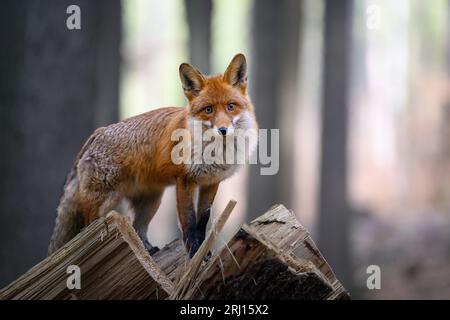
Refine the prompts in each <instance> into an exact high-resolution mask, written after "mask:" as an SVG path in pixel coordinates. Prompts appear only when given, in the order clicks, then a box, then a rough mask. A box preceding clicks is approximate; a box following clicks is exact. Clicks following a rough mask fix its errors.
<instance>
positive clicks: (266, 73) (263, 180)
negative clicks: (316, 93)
mask: <svg viewBox="0 0 450 320" xmlns="http://www.w3.org/2000/svg"><path fill="white" fill-rule="evenodd" d="M301 9H302V1H298V0H281V1H272V0H258V1H255V3H254V9H253V17H252V39H253V43H252V49H253V51H252V59H251V60H250V70H251V74H250V78H249V83H250V90H251V91H250V95H251V97H252V100H253V103H254V105H255V110H256V115H257V119H258V123H259V126H260V128H262V129H280V145H279V149H280V163H279V171H278V173H277V174H276V175H265V176H263V175H261V174H260V166H259V165H252V166H250V178H249V183H248V195H249V196H248V210H247V212H248V216H247V220H252V219H253V218H256V217H257V216H259V215H260V214H261V213H263V212H265V211H266V210H267V209H268V208H270V207H271V206H272V205H273V204H274V203H283V204H284V205H285V206H286V207H288V208H289V207H292V191H293V173H294V166H293V164H294V160H295V159H294V146H295V140H296V136H295V121H296V115H297V111H298V108H299V105H298V89H299V86H298V69H299V55H300V31H301V30H300V29H301V11H302V10H301ZM270 136H271V135H270V133H269V135H268V138H269V139H268V140H269V142H270ZM269 150H270V149H269Z"/></svg>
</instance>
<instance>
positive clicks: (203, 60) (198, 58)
mask: <svg viewBox="0 0 450 320" xmlns="http://www.w3.org/2000/svg"><path fill="white" fill-rule="evenodd" d="M185 6H186V14H187V21H188V25H189V59H190V63H191V64H192V65H193V66H195V67H196V68H197V69H199V70H200V71H201V72H202V73H205V74H209V73H210V72H211V19H212V18H211V15H212V0H185Z"/></svg>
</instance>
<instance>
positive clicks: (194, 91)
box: [180, 63, 205, 99]
mask: <svg viewBox="0 0 450 320" xmlns="http://www.w3.org/2000/svg"><path fill="white" fill-rule="evenodd" d="M180 79H181V84H182V85H183V90H184V94H185V95H186V97H187V98H188V99H191V98H192V97H195V96H197V95H198V93H199V92H200V90H202V89H203V85H204V83H205V78H204V77H203V75H202V74H201V72H200V71H198V70H197V69H195V68H194V67H193V66H191V65H190V64H188V63H182V64H181V65H180Z"/></svg>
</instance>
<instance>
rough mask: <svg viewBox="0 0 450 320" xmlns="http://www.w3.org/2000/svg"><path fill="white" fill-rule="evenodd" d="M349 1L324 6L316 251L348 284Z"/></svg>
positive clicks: (329, 2) (350, 19)
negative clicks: (317, 242)
mask: <svg viewBox="0 0 450 320" xmlns="http://www.w3.org/2000/svg"><path fill="white" fill-rule="evenodd" d="M351 31H352V0H343V1H339V2H337V1H331V0H327V1H326V2H325V49H324V50H325V54H324V70H323V98H322V137H321V163H320V189H319V197H320V200H319V224H318V225H319V228H318V229H319V246H320V247H321V248H322V250H323V252H324V254H325V255H326V256H327V259H328V261H329V262H330V264H331V265H333V266H334V268H335V271H336V274H337V275H338V276H339V278H341V279H342V281H343V283H344V284H345V285H347V286H348V285H349V284H350V243H349V232H350V229H349V223H350V208H349V205H348V199H347V197H348V194H347V188H348V183H347V180H348V178H347V140H348V139H347V131H348V104H349V74H350V71H349V70H350V65H349V61H350V60H349V57H350V50H351Z"/></svg>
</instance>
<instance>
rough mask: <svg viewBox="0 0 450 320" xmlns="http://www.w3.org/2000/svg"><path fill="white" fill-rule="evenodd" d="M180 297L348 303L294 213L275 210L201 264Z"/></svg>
mask: <svg viewBox="0 0 450 320" xmlns="http://www.w3.org/2000/svg"><path fill="white" fill-rule="evenodd" d="M182 298H183V299H236V300H239V299H300V300H304V299H307V300H317V299H347V298H349V295H348V293H347V292H346V291H345V289H344V287H343V286H342V284H341V283H340V282H339V280H337V279H336V277H335V275H334V273H333V272H332V270H331V268H330V266H329V265H328V264H327V262H326V261H325V259H324V258H323V256H322V255H321V253H320V251H319V250H318V248H317V247H316V245H315V244H314V242H313V241H312V239H311V237H310V235H309V233H308V231H307V230H306V229H305V228H304V227H303V226H301V225H300V224H299V223H298V222H297V220H296V218H295V215H294V214H293V213H292V212H291V211H289V210H287V209H286V208H285V207H284V206H282V205H277V206H274V207H273V208H272V209H271V210H269V211H268V212H267V213H266V214H264V215H263V216H261V217H259V218H257V219H255V220H254V221H252V222H251V223H250V224H249V225H244V226H243V227H242V228H241V229H240V230H239V231H238V233H237V234H236V235H235V236H234V238H233V239H232V240H231V241H230V242H229V243H228V245H227V246H226V247H224V248H223V249H222V250H221V251H220V252H219V254H218V255H216V256H215V257H214V258H213V260H212V261H210V262H209V263H208V265H207V266H205V269H204V270H202V272H201V275H200V277H199V278H197V279H196V283H195V286H193V289H192V290H191V291H190V292H188V293H187V294H186V295H185V296H183V297H182Z"/></svg>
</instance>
